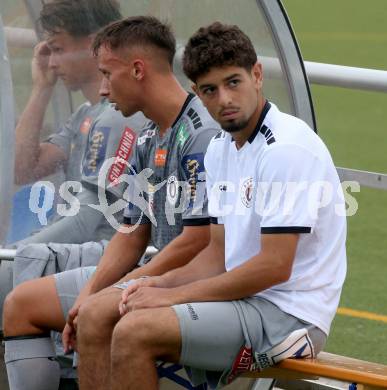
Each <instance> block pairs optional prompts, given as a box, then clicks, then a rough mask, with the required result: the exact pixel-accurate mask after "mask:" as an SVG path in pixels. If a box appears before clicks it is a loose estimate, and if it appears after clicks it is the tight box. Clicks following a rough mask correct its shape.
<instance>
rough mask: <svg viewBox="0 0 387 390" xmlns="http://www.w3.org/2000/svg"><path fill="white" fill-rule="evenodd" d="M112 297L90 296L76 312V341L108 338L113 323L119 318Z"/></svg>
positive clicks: (116, 304)
mask: <svg viewBox="0 0 387 390" xmlns="http://www.w3.org/2000/svg"><path fill="white" fill-rule="evenodd" d="M113 302H114V297H108V298H107V297H104V296H102V297H99V296H95V297H91V298H90V299H88V300H87V301H86V302H84V303H83V304H82V306H81V307H80V309H79V312H78V335H77V338H78V341H79V342H81V343H87V344H90V343H95V342H100V341H104V340H106V338H108V339H110V336H111V333H112V331H113V328H114V325H115V324H116V322H117V321H118V319H119V313H118V303H115V304H114V303H113Z"/></svg>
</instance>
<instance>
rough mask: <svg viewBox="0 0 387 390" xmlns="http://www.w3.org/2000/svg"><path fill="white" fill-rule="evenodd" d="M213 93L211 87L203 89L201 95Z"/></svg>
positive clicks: (213, 89) (213, 90)
mask: <svg viewBox="0 0 387 390" xmlns="http://www.w3.org/2000/svg"><path fill="white" fill-rule="evenodd" d="M214 92H215V88H212V87H210V88H205V89H203V94H204V95H207V96H210V95H213V94H214Z"/></svg>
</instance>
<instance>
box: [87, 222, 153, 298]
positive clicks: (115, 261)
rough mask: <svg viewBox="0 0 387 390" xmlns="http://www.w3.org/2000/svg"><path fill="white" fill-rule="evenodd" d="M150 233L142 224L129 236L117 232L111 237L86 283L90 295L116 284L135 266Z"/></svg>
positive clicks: (149, 229)
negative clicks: (95, 269) (95, 268)
mask: <svg viewBox="0 0 387 390" xmlns="http://www.w3.org/2000/svg"><path fill="white" fill-rule="evenodd" d="M124 226H125V225H124ZM126 226H129V225H126ZM150 231H151V225H150V224H143V225H139V226H138V227H137V228H136V229H135V230H134V231H133V232H131V233H129V234H125V233H120V232H117V233H116V234H115V235H114V236H113V238H112V239H111V241H110V242H109V244H108V246H107V248H106V250H105V253H104V255H103V256H102V258H101V260H100V262H99V264H98V267H97V271H96V272H95V273H94V275H93V277H92V278H91V279H90V281H89V283H88V285H89V286H90V287H89V288H90V293H91V294H94V293H96V292H98V291H100V290H102V289H103V288H105V287H108V286H110V285H112V284H113V283H115V282H117V281H118V280H119V279H120V278H122V277H123V275H125V274H126V273H127V272H128V271H129V270H132V269H133V268H134V267H135V266H136V265H137V263H138V261H139V260H140V258H141V256H142V254H143V253H144V252H145V249H146V247H147V245H148V242H149V239H150Z"/></svg>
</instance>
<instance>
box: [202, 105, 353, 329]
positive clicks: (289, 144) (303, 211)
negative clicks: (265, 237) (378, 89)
mask: <svg viewBox="0 0 387 390" xmlns="http://www.w3.org/2000/svg"><path fill="white" fill-rule="evenodd" d="M205 167H206V171H207V187H208V197H209V213H210V216H211V217H214V218H216V222H218V223H223V224H224V228H225V246H226V247H225V251H226V252H225V253H226V255H225V256H226V259H225V261H226V269H227V271H230V270H232V269H233V268H235V267H237V266H239V265H241V264H243V263H244V262H246V261H247V260H249V259H250V258H251V257H253V256H255V255H257V254H258V253H259V252H260V249H261V242H260V241H261V240H260V236H261V234H273V233H299V234H300V236H299V242H298V246H297V251H296V255H295V259H294V263H293V269H292V273H291V276H290V279H289V280H288V281H287V282H285V283H281V284H278V285H275V286H273V287H271V288H269V289H267V290H264V291H261V292H258V293H257V294H256V295H259V296H262V297H264V298H266V299H267V300H269V301H271V302H273V303H274V304H275V305H277V306H278V307H280V308H281V310H283V311H284V312H286V313H289V314H291V315H293V316H295V317H297V318H299V319H301V320H304V321H307V322H309V323H312V324H314V325H316V326H317V327H318V328H320V329H321V330H322V331H324V332H325V333H326V334H328V333H329V328H330V325H331V322H332V319H333V317H334V315H335V312H336V310H337V306H338V304H339V299H340V293H341V289H342V285H343V282H344V279H345V273H346V251H345V238H346V218H345V201H344V196H343V192H342V189H341V185H340V181H339V178H338V175H337V172H336V169H335V167H334V165H333V162H332V158H331V156H330V154H329V151H328V150H327V148H326V147H325V145H324V143H323V142H322V141H321V139H320V138H319V137H318V136H317V135H316V134H315V133H314V132H313V130H312V129H310V127H308V125H307V124H306V123H304V122H303V121H301V120H300V119H298V118H295V117H293V116H290V115H287V114H285V113H282V112H280V111H279V110H278V108H277V107H276V106H275V105H274V104H272V103H268V102H267V103H266V105H265V108H264V110H263V112H262V115H261V118H260V119H259V121H258V124H257V127H256V129H255V131H254V133H253V134H252V135H251V137H250V138H249V140H248V141H247V142H246V143H245V144H244V145H243V147H242V148H240V149H239V150H238V149H237V148H236V145H235V142H234V141H233V139H232V136H231V135H230V134H228V133H226V132H224V131H222V132H221V133H219V134H218V135H217V136H216V137H214V138H213V139H212V141H211V143H210V145H209V147H208V151H207V154H206V158H205Z"/></svg>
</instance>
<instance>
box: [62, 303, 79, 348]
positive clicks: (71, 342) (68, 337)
mask: <svg viewBox="0 0 387 390" xmlns="http://www.w3.org/2000/svg"><path fill="white" fill-rule="evenodd" d="M80 306H81V304H80V303H78V302H76V303H75V304H74V306H73V307H72V308H71V310H70V311H69V314H68V316H67V322H66V325H65V327H64V329H63V332H62V343H63V348H64V351H65V353H68V352H71V351H73V350H75V349H76V335H77V316H78V311H79V308H80Z"/></svg>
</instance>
